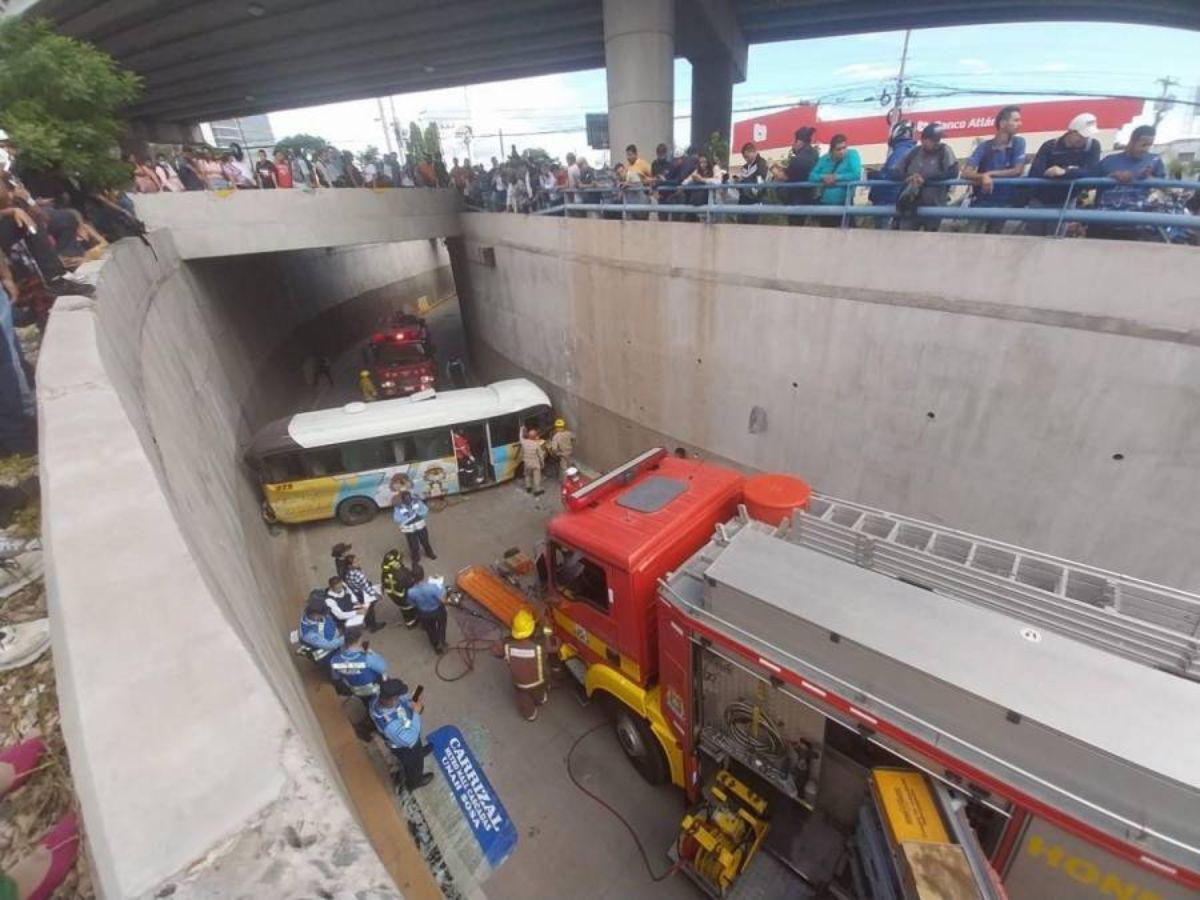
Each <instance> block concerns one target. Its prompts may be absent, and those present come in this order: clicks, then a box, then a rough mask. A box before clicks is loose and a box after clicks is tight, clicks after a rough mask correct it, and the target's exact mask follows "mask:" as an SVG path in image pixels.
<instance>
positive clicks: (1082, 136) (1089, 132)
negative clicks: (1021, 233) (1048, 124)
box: [1025, 112, 1100, 235]
mask: <svg viewBox="0 0 1200 900" xmlns="http://www.w3.org/2000/svg"><path fill="white" fill-rule="evenodd" d="M1098 132H1099V128H1097V127H1096V117H1095V116H1094V115H1092V114H1091V113H1088V112H1085V113H1080V114H1079V115H1077V116H1076V117H1075V118H1073V119H1072V120H1071V124H1069V125H1068V126H1067V130H1066V133H1064V134H1063V135H1062V136H1061V137H1057V138H1054V139H1053V140H1050V141H1046V143H1044V144H1042V146H1041V147H1040V148H1039V149H1038V152H1037V156H1035V157H1034V158H1033V164H1032V165H1030V167H1029V177H1030V178H1053V179H1055V180H1056V181H1061V182H1062V183H1063V184H1062V187H1058V186H1057V185H1054V186H1051V185H1042V186H1039V187H1036V188H1034V189H1033V194H1032V196H1031V197H1030V198H1029V207H1030V208H1031V209H1039V208H1044V209H1045V208H1048V209H1061V208H1062V205H1063V204H1064V203H1065V202H1066V200H1067V191H1068V186H1067V183H1068V182H1071V181H1074V180H1075V179H1076V178H1084V177H1086V176H1088V175H1089V174H1093V173H1094V172H1095V169H1096V167H1097V166H1098V165H1099V163H1100V141H1098V140H1097V139H1096V135H1097V133H1098ZM1077 196H1078V195H1077V194H1076V195H1074V197H1077ZM1074 197H1073V199H1074ZM1057 224H1058V223H1057V222H1026V223H1025V232H1026V233H1027V234H1041V235H1045V234H1054V231H1055V228H1056V227H1057Z"/></svg>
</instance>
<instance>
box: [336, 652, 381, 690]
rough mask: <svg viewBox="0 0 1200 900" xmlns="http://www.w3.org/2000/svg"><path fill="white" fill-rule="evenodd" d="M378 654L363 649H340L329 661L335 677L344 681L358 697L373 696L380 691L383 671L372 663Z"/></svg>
mask: <svg viewBox="0 0 1200 900" xmlns="http://www.w3.org/2000/svg"><path fill="white" fill-rule="evenodd" d="M372 656H376V654H372V653H366V652H364V651H362V650H339V651H338V652H337V653H335V654H334V655H333V658H332V659H331V660H330V661H329V668H330V669H332V670H333V674H334V677H335V678H337V679H338V680H339V681H342V682H343V683H344V684H345V685H346V686H347V687H348V688H350V690H351V691H352V692H353V693H354V694H355V696H358V697H371V696H374V695H375V694H377V693H379V682H380V681H382V680H383V673H382V672H380V671H379V669H378V668H377V667H376V666H373V665H371V663H372V660H371V657H372Z"/></svg>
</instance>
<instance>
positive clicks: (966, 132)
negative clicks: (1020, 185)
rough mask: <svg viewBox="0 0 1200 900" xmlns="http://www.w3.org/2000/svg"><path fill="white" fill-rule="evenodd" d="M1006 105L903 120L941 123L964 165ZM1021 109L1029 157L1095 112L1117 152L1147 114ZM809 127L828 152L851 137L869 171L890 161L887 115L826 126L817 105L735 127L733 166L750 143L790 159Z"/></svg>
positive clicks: (1132, 109)
mask: <svg viewBox="0 0 1200 900" xmlns="http://www.w3.org/2000/svg"><path fill="white" fill-rule="evenodd" d="M1001 105H1002V104H995V105H991V106H975V107H967V108H962V109H930V110H919V111H918V110H913V111H905V113H904V118H905V119H907V120H909V121H910V122H912V123H913V124H914V125H915V126H916V130H917V133H918V134H919V133H920V130H921V129H922V128H924V127H925V126H926V125H927V124H929V123H930V122H940V123H941V124H942V127H943V129H944V131H945V135H946V138H945V139H946V142H947V143H948V144H949V145H950V146H951V147H952V148H953V150H954V152H955V153H956V154H958V157H959V159H964V158H966V157H967V156H969V155H970V154H971V151H972V150H974V149H975V146H976V145H977V144H979V142H980V141H982V140H986V139H987V138H990V137H991V136H992V135H993V134H995V133H996V129H995V126H994V124H993V122H994V120H995V116H996V112H997V111H998V110H999V109H1000V106H1001ZM1016 105H1017V106H1020V107H1021V135H1022V136H1023V137H1024V138H1025V147H1026V151H1027V152H1028V153H1029V155H1030V156H1032V155H1033V154H1034V153H1036V152H1037V150H1038V147H1040V146H1041V145H1042V143H1043V142H1045V141H1047V140H1049V139H1050V138H1055V137H1058V136H1059V135H1060V134H1062V133H1063V132H1064V131H1066V130H1067V123H1068V122H1070V121H1071V120H1072V119H1073V118H1075V116H1077V115H1079V114H1080V113H1082V112H1090V113H1092V114H1093V115H1094V116H1095V117H1096V124H1097V125H1098V126H1099V128H1100V133H1099V134H1098V135H1097V138H1099V140H1100V146H1101V149H1103V150H1104V151H1105V152H1107V151H1109V150H1111V149H1112V147H1113V143H1114V142H1115V141H1116V138H1117V133H1118V132H1119V131H1120V130H1121V129H1122V128H1124V127H1125V126H1127V125H1129V124H1130V123H1131V122H1132V121H1133V120H1134V119H1135V118H1136V117H1137V116H1140V115H1141V114H1142V111H1143V103H1142V101H1141V100H1131V99H1127V98H1121V97H1098V98H1095V99H1088V98H1082V99H1071V100H1045V101H1037V102H1032V103H1017V104H1016ZM805 125H807V126H811V127H813V128H816V129H817V137H816V140H817V143H819V144H821V145H823V146H828V144H829V139H830V138H831V137H833V136H834V135H835V134H844V135H846V139H847V140H848V141H849V143H850V146H851V147H854V148H855V149H857V150H858V152H859V155H860V156H861V157H862V161H863V164H864V165H868V166H879V165H882V164H883V161H884V160H885V159H886V158H887V137H888V131H889V125H888V121H887V117H886V116H885V115H884V114H883V113H880V114H879V115H874V116H865V117H862V118H855V119H831V120H828V121H827V120H824V119H822V118H821V117H820V111H819V109H818V107H817V105H816V104H813V103H806V104H803V105H801V106H795V107H792V108H791V109H785V110H782V111H781V112H777V113H771V114H769V115H765V116H755V117H754V118H752V119H743V120H742V121H740V122H735V123H734V126H733V146H732V148H731V150H732V151H733V152H732V154H731V159H730V161H731V162H732V163H733V164H734V165H741V163H742V156H741V153H740V152H739V151H740V149H741V147H742V145H743V144H744V143H746V141H753V142H754V144H755V146H757V147H758V150H759V152H760V153H762V154H763V155H765V156H766V157H767V158H768V159H786V158H787V155H788V152H789V151H790V150H791V146H792V136H793V134H795V131H796V129H797V128H800V127H801V126H805Z"/></svg>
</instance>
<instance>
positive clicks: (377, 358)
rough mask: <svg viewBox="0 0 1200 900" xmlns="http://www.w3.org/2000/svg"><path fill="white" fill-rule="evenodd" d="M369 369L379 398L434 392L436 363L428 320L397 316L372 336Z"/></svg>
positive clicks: (368, 361) (402, 315) (404, 314)
mask: <svg viewBox="0 0 1200 900" xmlns="http://www.w3.org/2000/svg"><path fill="white" fill-rule="evenodd" d="M367 365H368V368H369V370H370V372H371V381H372V382H373V383H374V384H375V388H376V390H377V391H378V392H379V396H380V397H407V396H408V395H409V394H415V393H416V392H417V391H423V390H427V389H429V388H432V387H433V386H434V383H435V382H436V380H437V362H436V361H435V359H434V351H433V344H432V343H431V341H430V339H429V329H428V327H427V326H426V325H425V320H424V319H422V318H419V317H418V316H414V315H411V314H409V313H400V314H398V315H396V316H395V317H394V318H393V319H392V320H391V321H390V322H389V323H388V325H387V327H385V328H382V329H380V330H379V331H377V332H375V333H374V334H373V335H371V341H370V343H369V344H368V345H367Z"/></svg>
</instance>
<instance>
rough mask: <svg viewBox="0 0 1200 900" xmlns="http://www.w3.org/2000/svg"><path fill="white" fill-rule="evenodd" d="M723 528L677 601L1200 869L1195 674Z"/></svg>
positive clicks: (672, 591)
mask: <svg viewBox="0 0 1200 900" xmlns="http://www.w3.org/2000/svg"><path fill="white" fill-rule="evenodd" d="M725 530H726V533H727V534H731V535H732V537H729V538H723V539H719V540H714V541H712V542H710V543H709V544H708V545H707V546H705V547H704V548H703V549H701V550H700V551H699V552H698V553H697V554H696V555H695V556H694V557H693V558H692V559H691V560H689V561H688V563H687V564H686V565H684V566H683V567H682V568H681V569H680V570H679V571H678V572H676V573H675V574H674V575H673V576H672V577H671V578H670V579H669V580H668V583H667V586H666V588H665V589H664V590H663V592H662V596H663V598H664V599H665V600H666V601H667V602H668V603H670V604H672V605H674V606H675V607H676V608H678V609H679V610H680V611H681V612H683V613H684V614H685V615H687V616H691V617H693V618H695V619H696V620H697V621H699V622H702V623H704V624H705V625H707V626H708V627H710V628H712V629H714V630H715V631H716V632H717V633H720V634H723V635H725V636H726V637H727V638H728V639H729V640H730V641H732V642H735V643H737V644H740V645H741V646H743V647H745V648H747V649H748V650H750V651H752V652H753V653H755V654H759V655H760V656H761V658H762V659H763V660H765V661H767V662H768V663H769V664H771V665H772V667H775V666H777V667H781V669H786V670H790V671H791V672H793V673H795V674H796V675H798V676H800V677H802V678H804V679H809V680H811V681H812V682H813V683H814V684H816V685H819V686H820V687H821V688H823V689H824V690H827V691H830V692H832V693H834V694H836V695H838V696H840V697H842V698H844V699H846V700H848V701H849V702H850V703H852V704H854V705H855V706H856V708H857V709H859V710H860V711H861V712H862V713H865V714H866V716H867V717H868V720H869V718H870V717H878V719H879V720H881V721H885V722H888V723H890V724H891V725H893V726H895V727H897V728H899V729H902V730H903V731H904V732H906V733H908V734H910V735H913V736H915V737H917V738H918V739H920V740H922V741H924V742H925V743H926V744H929V745H932V746H934V747H937V748H939V750H940V751H942V752H944V753H946V754H948V755H949V756H951V757H953V758H955V759H958V760H960V761H962V762H963V763H966V764H968V765H970V766H972V767H974V768H976V769H978V770H980V771H982V772H984V773H987V774H988V775H991V776H992V777H994V778H995V779H997V780H998V781H999V782H1001V783H1002V784H1005V785H1008V786H1010V787H1011V788H1016V789H1018V790H1019V791H1021V792H1023V793H1024V794H1025V795H1026V796H1029V797H1031V798H1034V799H1036V800H1040V801H1042V802H1044V803H1046V804H1047V805H1049V806H1050V807H1053V808H1055V809H1058V810H1061V811H1062V812H1064V813H1066V814H1067V815H1068V816H1070V817H1071V818H1074V819H1076V820H1078V821H1081V822H1083V823H1085V824H1088V825H1091V826H1093V827H1096V828H1098V829H1100V830H1101V831H1104V832H1106V833H1108V834H1110V835H1112V836H1113V837H1115V838H1116V839H1118V840H1122V841H1124V842H1126V843H1130V844H1136V846H1137V847H1139V848H1140V849H1141V850H1143V851H1144V852H1146V853H1150V854H1154V855H1157V856H1158V857H1160V858H1162V859H1165V860H1168V861H1170V862H1172V863H1176V864H1179V865H1182V866H1184V867H1187V868H1189V869H1191V870H1193V871H1196V870H1198V869H1200V849H1198V848H1200V814H1198V813H1200V717H1197V716H1196V715H1195V714H1194V709H1195V692H1196V686H1195V685H1194V684H1191V683H1189V682H1187V681H1184V680H1182V679H1179V678H1176V677H1174V676H1171V675H1168V674H1164V673H1162V672H1157V671H1154V670H1152V669H1149V668H1147V667H1145V666H1142V665H1138V664H1136V663H1132V662H1129V661H1127V660H1125V659H1122V658H1119V657H1116V656H1114V655H1112V654H1110V653H1107V652H1104V651H1103V650H1100V649H1097V648H1094V647H1090V646H1086V645H1083V644H1080V643H1077V642H1075V641H1072V640H1069V639H1067V638H1063V637H1060V636H1058V635H1055V634H1052V633H1048V632H1043V633H1039V634H1038V635H1037V637H1038V640H1037V641H1033V640H1030V639H1029V638H1028V637H1027V636H1023V635H1022V631H1023V629H1024V630H1025V631H1026V632H1028V629H1027V628H1025V623H1023V622H1021V621H1020V620H1019V619H1016V618H1012V617H1009V616H1007V615H1004V614H1001V613H997V612H993V611H991V610H986V609H980V608H975V607H972V606H969V605H967V604H964V603H961V602H958V601H955V600H953V599H950V598H947V597H943V596H939V595H936V594H934V593H932V592H930V591H926V590H922V589H920V588H917V587H913V586H911V585H908V584H905V583H903V582H900V581H897V580H895V579H892V578H888V577H886V576H882V575H879V574H877V573H872V572H870V571H867V570H864V569H861V568H859V567H857V566H854V565H852V564H849V563H846V562H843V561H840V560H837V559H835V558H832V557H829V556H826V555H824V554H821V553H818V552H816V551H814V550H811V549H808V548H805V547H801V546H797V545H795V544H792V543H790V542H788V541H786V540H784V539H781V538H780V537H778V536H776V535H774V534H772V532H771V531H770V530H769V529H768V528H766V527H765V526H762V525H759V524H757V523H749V524H746V525H742V526H738V525H737V524H736V523H735V524H734V525H732V526H729V527H727V528H726V529H725ZM835 637H836V640H835V639H834V638H835ZM1118 709H1119V710H1121V711H1122V712H1121V714H1120V715H1119V716H1118V715H1113V711H1114V710H1118ZM1013 713H1016V715H1013Z"/></svg>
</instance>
